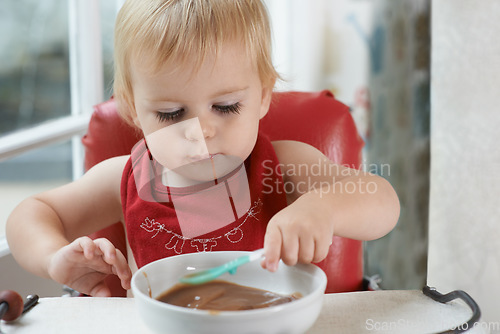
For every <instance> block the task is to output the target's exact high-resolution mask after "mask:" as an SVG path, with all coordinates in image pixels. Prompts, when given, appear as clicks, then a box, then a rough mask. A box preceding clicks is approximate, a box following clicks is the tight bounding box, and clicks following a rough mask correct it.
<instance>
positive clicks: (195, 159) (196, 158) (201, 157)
mask: <svg viewBox="0 0 500 334" xmlns="http://www.w3.org/2000/svg"><path fill="white" fill-rule="evenodd" d="M218 155H220V153H214V154H203V155H195V156H191V157H188V158H187V160H188V161H189V162H190V163H193V162H201V161H205V160H209V159H213V158H214V157H216V156H218Z"/></svg>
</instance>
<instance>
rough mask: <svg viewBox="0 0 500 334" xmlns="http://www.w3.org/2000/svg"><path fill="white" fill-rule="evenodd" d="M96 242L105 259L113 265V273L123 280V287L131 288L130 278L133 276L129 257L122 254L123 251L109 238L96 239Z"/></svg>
mask: <svg viewBox="0 0 500 334" xmlns="http://www.w3.org/2000/svg"><path fill="white" fill-rule="evenodd" d="M94 243H95V244H96V245H97V246H98V248H99V250H100V251H101V252H102V255H103V260H104V261H105V262H106V263H107V264H109V265H110V266H111V271H112V272H113V274H115V275H117V276H118V278H120V280H121V284H122V287H123V288H124V289H130V279H131V277H132V272H131V271H130V267H129V266H128V263H127V259H126V258H125V256H124V255H123V254H122V252H121V251H120V250H119V249H117V248H116V247H115V246H114V245H113V244H112V243H111V242H110V241H109V240H107V239H104V238H102V239H96V240H94Z"/></svg>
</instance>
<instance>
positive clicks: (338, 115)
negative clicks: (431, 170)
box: [82, 91, 363, 296]
mask: <svg viewBox="0 0 500 334" xmlns="http://www.w3.org/2000/svg"><path fill="white" fill-rule="evenodd" d="M260 126H261V129H262V130H263V131H264V133H266V134H267V135H268V136H269V137H270V139H271V140H297V141H301V142H304V143H308V144H310V145H312V146H314V147H316V148H317V149H319V150H320V151H322V152H323V153H324V154H325V155H326V156H327V157H328V158H330V159H331V160H332V161H333V162H335V163H338V164H343V165H349V166H359V165H360V163H361V150H362V148H363V140H362V139H361V137H360V136H359V134H358V132H357V129H356V126H355V124H354V121H353V119H352V117H351V115H350V113H349V108H348V107H347V106H345V105H344V104H342V103H340V102H339V101H337V100H335V98H334V96H333V95H332V94H331V93H330V92H328V91H322V92H313V93H308V92H275V93H273V101H272V103H271V107H270V110H269V112H268V114H267V115H266V116H265V117H264V118H263V119H262V120H261V124H260ZM140 139H141V136H140V134H139V133H138V132H137V131H136V130H135V129H133V128H132V127H130V126H129V125H127V124H126V123H125V122H124V121H123V120H122V119H121V118H120V116H119V115H118V113H117V112H116V105H115V102H114V101H113V100H112V99H111V100H109V101H106V102H104V103H101V104H98V105H96V106H95V107H94V113H93V115H92V118H91V120H90V123H89V127H88V131H87V134H86V135H85V136H84V137H83V139H82V142H83V144H84V146H85V168H86V169H89V168H90V167H92V166H93V165H95V164H97V163H99V162H101V161H103V160H105V159H108V158H111V157H114V156H119V155H127V154H130V151H131V149H132V147H133V146H134V145H135V144H136V143H137V142H138V141H139V140H140ZM91 237H92V238H97V237H105V238H108V239H109V240H110V241H111V242H112V243H113V244H114V245H115V246H116V247H117V248H118V249H120V250H121V251H122V252H123V254H125V255H126V254H127V251H126V240H125V232H124V230H123V227H122V224H121V223H120V222H117V223H116V224H114V225H112V226H110V227H108V228H106V229H104V230H101V231H99V232H96V233H94V234H93V235H91ZM318 266H320V267H321V268H322V269H323V270H324V271H325V272H326V275H327V277H328V284H327V288H326V292H327V293H331V292H347V291H357V290H361V289H362V281H363V246H362V242H361V241H357V240H351V239H346V238H340V237H334V240H333V243H332V246H331V247H330V251H329V253H328V256H327V258H326V259H325V260H323V261H322V262H320V263H318ZM107 284H108V286H109V287H110V289H111V291H112V294H113V296H125V295H126V293H125V291H124V290H123V289H122V288H121V286H120V283H119V281H118V279H117V278H116V277H115V276H109V277H108V278H107Z"/></svg>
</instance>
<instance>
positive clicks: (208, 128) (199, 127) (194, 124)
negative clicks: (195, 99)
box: [185, 117, 215, 141]
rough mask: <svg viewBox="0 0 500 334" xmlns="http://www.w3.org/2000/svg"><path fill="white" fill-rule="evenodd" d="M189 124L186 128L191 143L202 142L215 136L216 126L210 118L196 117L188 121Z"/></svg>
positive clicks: (187, 137) (186, 135) (186, 134)
mask: <svg viewBox="0 0 500 334" xmlns="http://www.w3.org/2000/svg"><path fill="white" fill-rule="evenodd" d="M188 122H189V124H188V126H187V127H186V128H185V137H186V139H187V140H189V141H202V140H204V139H208V138H211V137H213V136H214V134H215V126H214V125H213V124H212V122H211V120H210V117H204V118H201V117H196V118H193V119H192V120H190V121H188Z"/></svg>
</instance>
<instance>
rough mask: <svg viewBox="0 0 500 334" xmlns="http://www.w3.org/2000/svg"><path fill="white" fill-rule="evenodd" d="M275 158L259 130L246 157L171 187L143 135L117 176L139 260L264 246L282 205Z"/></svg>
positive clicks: (129, 233)
mask: <svg viewBox="0 0 500 334" xmlns="http://www.w3.org/2000/svg"><path fill="white" fill-rule="evenodd" d="M278 164H279V162H278V159H277V157H276V153H275V152H274V148H273V146H272V144H271V142H270V141H269V139H268V138H267V137H266V136H265V135H263V134H261V133H259V135H258V138H257V142H256V144H255V147H254V149H253V151H252V153H251V155H250V156H249V157H248V159H247V160H246V161H245V162H244V164H242V165H241V166H240V167H239V168H237V169H236V170H235V171H233V172H232V173H229V174H228V175H226V176H225V177H223V178H221V179H217V180H216V181H214V182H207V183H203V184H201V185H196V186H190V187H183V188H173V187H167V186H164V185H163V184H162V182H161V181H162V179H161V175H162V167H161V166H160V165H159V164H158V163H156V162H155V160H154V159H152V157H151V155H150V153H149V151H148V149H147V146H146V145H145V143H144V140H142V141H140V142H139V143H138V144H137V145H136V146H134V148H133V149H132V153H131V157H130V159H129V160H128V162H127V164H126V166H125V169H124V172H123V176H122V182H121V199H122V207H123V213H124V217H125V226H126V231H127V238H128V242H129V245H130V248H131V250H132V253H133V255H134V258H135V261H136V263H137V266H138V267H139V268H140V267H142V266H144V265H145V264H148V263H150V262H152V261H155V260H158V259H162V258H165V257H168V256H172V255H178V254H186V253H193V252H210V251H225V250H245V251H251V250H255V249H258V248H262V247H263V245H264V234H265V232H266V227H267V223H268V222H269V220H270V219H271V217H272V216H274V215H275V214H276V213H277V212H278V211H280V210H281V209H283V208H284V207H286V195H285V192H284V186H283V179H282V177H281V175H280V173H281V170H280V168H279V165H278Z"/></svg>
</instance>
